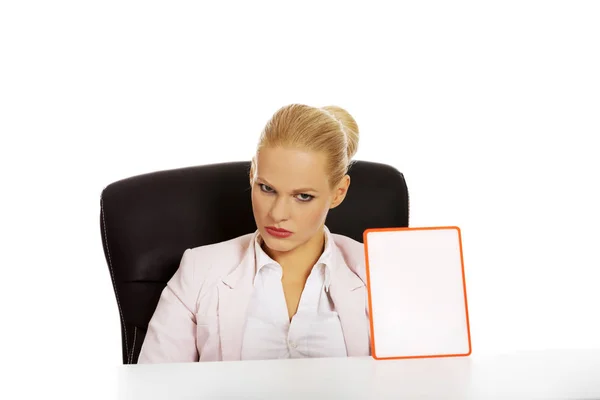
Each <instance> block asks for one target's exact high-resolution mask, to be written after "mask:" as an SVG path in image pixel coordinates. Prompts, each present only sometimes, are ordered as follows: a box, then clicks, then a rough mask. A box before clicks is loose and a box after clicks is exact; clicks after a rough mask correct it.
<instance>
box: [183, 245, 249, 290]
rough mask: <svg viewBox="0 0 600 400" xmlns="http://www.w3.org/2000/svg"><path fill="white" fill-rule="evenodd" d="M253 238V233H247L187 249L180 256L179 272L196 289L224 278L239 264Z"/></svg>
mask: <svg viewBox="0 0 600 400" xmlns="http://www.w3.org/2000/svg"><path fill="white" fill-rule="evenodd" d="M253 238H254V233H249V234H246V235H242V236H238V237H236V238H233V239H229V240H226V241H223V242H219V243H214V244H209V245H204V246H198V247H194V248H190V249H187V250H186V251H185V252H184V254H183V256H182V260H181V264H180V266H179V272H180V273H182V274H184V275H187V276H188V278H192V280H193V281H194V282H195V285H196V286H197V287H198V288H200V287H201V286H204V285H205V284H210V282H212V281H216V280H218V279H220V278H222V277H224V276H226V275H227V274H229V273H230V272H231V271H232V270H233V269H234V268H236V267H237V266H238V265H239V264H240V262H241V261H242V259H243V258H244V255H245V253H246V252H247V250H248V247H249V246H250V244H251V241H252V240H253Z"/></svg>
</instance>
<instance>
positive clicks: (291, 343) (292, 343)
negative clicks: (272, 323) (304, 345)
mask: <svg viewBox="0 0 600 400" xmlns="http://www.w3.org/2000/svg"><path fill="white" fill-rule="evenodd" d="M290 347H291V348H293V349H295V348H296V347H298V345H297V344H296V343H295V342H292V341H290Z"/></svg>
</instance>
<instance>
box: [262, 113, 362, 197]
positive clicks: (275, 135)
mask: <svg viewBox="0 0 600 400" xmlns="http://www.w3.org/2000/svg"><path fill="white" fill-rule="evenodd" d="M267 147H287V148H298V149H302V150H308V151H315V152H323V153H325V155H326V156H327V173H328V178H329V183H330V185H331V186H332V187H333V186H334V185H336V184H337V183H339V181H340V180H341V179H342V178H343V177H344V175H346V173H347V172H348V168H349V167H350V164H351V161H352V157H354V155H355V154H356V151H357V150H358V125H357V123H356V121H355V120H354V118H352V116H351V115H350V114H349V113H348V112H347V111H346V110H344V109H343V108H341V107H338V106H326V107H321V108H317V107H311V106H307V105H304V104H290V105H287V106H285V107H282V108H280V109H279V110H278V111H277V112H276V113H275V114H274V115H273V116H272V117H271V119H270V120H269V122H267V124H266V126H265V128H264V129H263V131H262V133H261V135H260V139H259V142H258V146H257V150H256V153H257V154H258V153H259V152H260V150H261V149H263V148H267ZM255 164H256V160H255V158H252V166H251V168H250V182H251V183H252V182H253V180H254V173H255V171H256V167H255Z"/></svg>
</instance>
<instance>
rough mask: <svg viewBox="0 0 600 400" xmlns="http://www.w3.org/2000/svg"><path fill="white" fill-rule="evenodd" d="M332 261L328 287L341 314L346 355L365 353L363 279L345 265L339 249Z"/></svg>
mask: <svg viewBox="0 0 600 400" xmlns="http://www.w3.org/2000/svg"><path fill="white" fill-rule="evenodd" d="M334 265H335V268H334V270H333V274H332V275H333V276H332V280H331V285H330V287H329V291H330V294H331V298H332V300H333V303H334V304H335V309H336V311H337V313H338V315H339V317H340V322H341V325H342V330H343V332H344V339H345V341H346V350H347V352H348V356H349V357H361V356H368V355H370V336H369V329H370V326H369V319H368V314H367V289H366V286H365V283H364V282H363V281H362V280H361V279H360V278H359V277H358V276H357V275H356V274H354V272H352V271H351V270H350V268H348V266H347V265H346V262H345V261H344V258H343V257H342V255H341V254H340V253H339V250H338V249H336V261H335V262H334Z"/></svg>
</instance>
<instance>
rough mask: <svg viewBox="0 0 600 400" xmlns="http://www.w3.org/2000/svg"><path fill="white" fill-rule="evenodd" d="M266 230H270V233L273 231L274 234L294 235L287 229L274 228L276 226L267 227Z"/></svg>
mask: <svg viewBox="0 0 600 400" xmlns="http://www.w3.org/2000/svg"><path fill="white" fill-rule="evenodd" d="M266 229H268V230H270V231H273V232H280V233H292V232H290V231H288V230H286V229H281V228H276V227H274V226H267V228H266Z"/></svg>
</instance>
